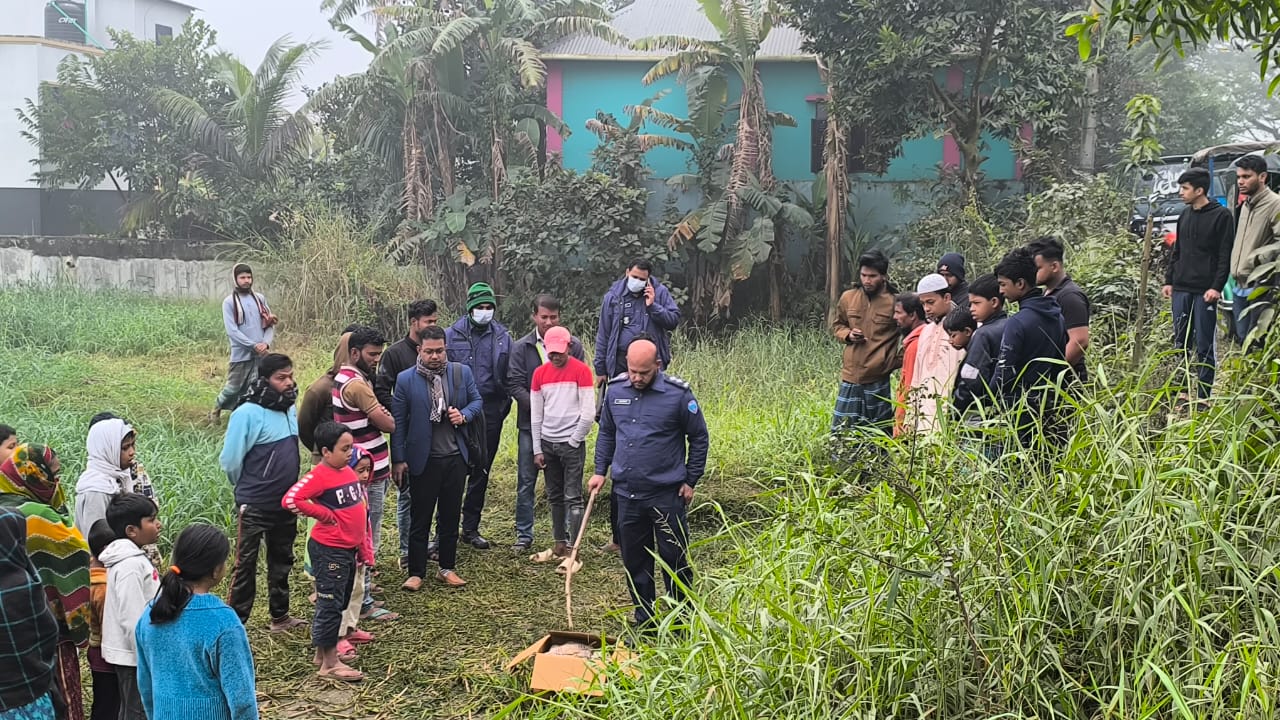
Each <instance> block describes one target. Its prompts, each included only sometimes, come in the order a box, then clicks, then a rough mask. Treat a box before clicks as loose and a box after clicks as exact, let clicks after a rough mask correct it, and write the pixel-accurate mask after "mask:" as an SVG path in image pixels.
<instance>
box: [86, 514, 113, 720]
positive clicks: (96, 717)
mask: <svg viewBox="0 0 1280 720" xmlns="http://www.w3.org/2000/svg"><path fill="white" fill-rule="evenodd" d="M87 539H88V541H89V553H90V554H91V555H92V556H93V559H92V560H90V561H89V671H90V672H91V673H92V674H93V709H92V710H91V711H90V712H89V718H90V720H116V718H117V717H118V716H119V715H120V686H119V685H118V683H119V681H118V680H117V679H116V669H115V668H114V667H112V666H111V663H109V662H107V661H106V660H103V659H102V613H103V612H104V611H105V610H106V604H107V566H106V565H103V564H102V560H101V557H102V553H103V551H104V550H106V549H107V546H108V545H110V544H111V543H113V542H115V540H116V534H115V533H114V532H112V531H111V525H110V524H109V523H108V522H107V521H106V520H99V521H98V522H96V523H94V524H93V527H92V528H91V529H90V530H89V537H88V538H87Z"/></svg>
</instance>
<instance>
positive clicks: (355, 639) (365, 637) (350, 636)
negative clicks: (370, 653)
mask: <svg viewBox="0 0 1280 720" xmlns="http://www.w3.org/2000/svg"><path fill="white" fill-rule="evenodd" d="M346 640H347V642H349V643H351V644H352V645H367V644H369V643H371V642H373V640H374V637H373V633H370V632H365V631H364V630H352V631H351V632H349V633H347V637H346Z"/></svg>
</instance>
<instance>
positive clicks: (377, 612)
mask: <svg viewBox="0 0 1280 720" xmlns="http://www.w3.org/2000/svg"><path fill="white" fill-rule="evenodd" d="M360 619H361V620H377V621H379V622H395V621H396V620H399V619H400V614H399V613H393V612H391V611H390V610H388V609H386V608H374V609H372V610H370V611H369V612H367V613H360Z"/></svg>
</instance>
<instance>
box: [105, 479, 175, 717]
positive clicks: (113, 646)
mask: <svg viewBox="0 0 1280 720" xmlns="http://www.w3.org/2000/svg"><path fill="white" fill-rule="evenodd" d="M107 524H108V525H110V526H111V532H112V533H113V534H114V535H115V537H116V539H115V540H113V541H112V542H111V544H110V545H108V546H107V548H106V549H105V550H103V551H102V556H101V560H102V564H103V565H105V566H106V567H107V601H106V606H105V608H104V609H103V612H102V659H103V660H106V661H107V662H109V663H111V664H112V665H114V666H115V668H116V681H117V683H118V685H119V686H120V720H146V719H147V716H146V712H145V711H144V710H143V707H142V696H141V695H139V694H138V651H137V647H136V645H135V642H134V634H133V632H134V628H135V627H137V625H138V619H139V618H141V617H142V613H143V612H144V611H145V610H146V609H147V603H148V602H150V601H151V599H152V598H154V597H155V596H156V591H157V590H159V589H160V575H159V574H158V573H157V572H156V568H155V566H154V565H152V564H151V561H150V560H148V559H147V554H146V552H144V551H143V549H142V548H143V547H145V546H147V545H151V544H154V543H155V542H156V540H158V539H159V538H160V529H161V526H160V521H159V520H157V519H156V504H155V503H154V502H152V501H151V500H150V499H148V498H146V497H145V496H142V495H139V494H137V493H120V494H119V495H116V496H115V497H114V498H112V499H111V504H110V505H107Z"/></svg>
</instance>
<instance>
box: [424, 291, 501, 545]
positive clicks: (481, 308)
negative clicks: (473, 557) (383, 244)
mask: <svg viewBox="0 0 1280 720" xmlns="http://www.w3.org/2000/svg"><path fill="white" fill-rule="evenodd" d="M497 308H498V299H497V298H496V297H495V296H494V294H493V288H491V287H489V285H488V283H475V284H474V285H472V286H471V287H470V289H468V290H467V314H466V316H464V317H461V318H458V321H457V322H455V323H454V324H453V326H452V327H450V328H449V329H448V330H446V331H445V347H446V349H447V352H448V354H449V361H450V362H456V363H461V364H463V365H466V366H467V367H468V368H470V370H471V374H472V376H474V377H475V383H476V387H477V388H479V390H480V397H481V398H483V400H484V422H485V439H486V440H487V443H488V447H489V458H488V461H487V462H486V463H485V464H484V467H482V468H473V469H472V470H471V473H470V475H469V477H468V478H467V494H466V498H465V499H464V500H463V501H462V542H464V543H467V544H469V545H471V546H472V547H474V548H476V549H477V550H488V549H489V541H488V540H486V539H485V538H484V536H483V535H481V534H480V513H481V512H483V511H484V496H485V492H486V491H487V490H488V488H489V470H490V469H491V468H492V467H493V458H494V456H495V455H497V454H498V442H499V441H500V440H501V439H502V424H503V422H505V421H506V419H507V413H508V412H510V411H511V394H510V393H509V392H508V391H507V364H508V363H509V362H510V356H511V333H510V332H507V328H506V327H504V326H503V325H502V323H500V322H498V321H497V320H496V319H494V314H495V313H496V312H497ZM409 493H410V496H412V494H413V490H412V489H410V491H409Z"/></svg>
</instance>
